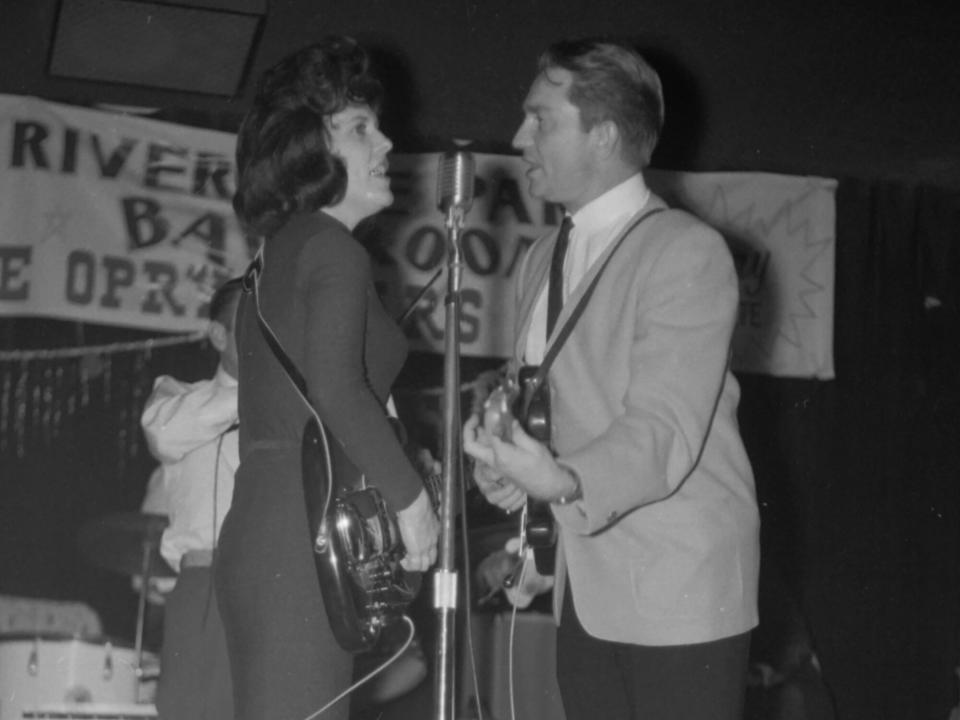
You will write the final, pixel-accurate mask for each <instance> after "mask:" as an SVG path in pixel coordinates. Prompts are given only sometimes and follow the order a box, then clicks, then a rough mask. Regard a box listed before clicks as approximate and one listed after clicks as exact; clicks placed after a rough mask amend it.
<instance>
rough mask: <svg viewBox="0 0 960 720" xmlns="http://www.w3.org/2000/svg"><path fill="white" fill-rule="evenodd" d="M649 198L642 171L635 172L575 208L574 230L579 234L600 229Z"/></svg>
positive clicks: (632, 210)
mask: <svg viewBox="0 0 960 720" xmlns="http://www.w3.org/2000/svg"><path fill="white" fill-rule="evenodd" d="M649 199H650V190H649V188H648V187H647V183H646V181H645V180H644V179H643V173H642V172H638V173H635V174H634V175H631V176H630V177H628V178H627V179H626V180H624V181H623V182H622V183H620V184H619V185H615V186H613V187H612V188H610V189H609V190H607V191H606V192H605V193H603V195H600V196H599V197H597V198H594V199H593V200H591V201H590V202H588V203H587V204H586V205H584V206H583V207H582V208H580V209H579V210H577V212H575V213H574V214H573V226H574V228H576V230H575V232H576V233H577V234H578V235H580V233H586V234H590V233H593V232H595V231H597V230H601V229H602V228H604V227H606V226H608V225H610V224H611V223H612V222H614V221H615V220H616V219H617V218H618V217H619V216H620V215H622V214H624V213H633V212H636V211H637V209H638V208H640V207H642V206H643V205H646V203H647V201H648V200H649ZM581 237H583V236H582V235H581Z"/></svg>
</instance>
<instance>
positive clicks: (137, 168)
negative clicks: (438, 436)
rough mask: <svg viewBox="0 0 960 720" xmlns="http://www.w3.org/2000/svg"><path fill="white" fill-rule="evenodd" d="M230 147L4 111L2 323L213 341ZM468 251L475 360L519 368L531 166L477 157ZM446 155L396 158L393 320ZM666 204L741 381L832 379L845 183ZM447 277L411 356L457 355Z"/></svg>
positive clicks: (243, 257)
mask: <svg viewBox="0 0 960 720" xmlns="http://www.w3.org/2000/svg"><path fill="white" fill-rule="evenodd" d="M234 145H235V138H234V136H233V135H232V134H229V133H222V132H214V131H209V130H201V129H196V128H190V127H185V126H179V125H173V124H169V123H162V122H157V121H153V120H147V119H142V118H136V117H129V116H126V115H119V114H113V113H106V112H99V111H94V110H88V109H83V108H77V107H72V106H67V105H60V104H56V103H50V102H46V101H42V100H38V99H35V98H28V97H19V96H10V95H0V315H19V316H24V315H26V316H29V315H37V316H41V315H42V316H47V317H56V318H63V319H68V320H77V321H82V322H91V323H101V324H107V325H120V326H128V327H137V328H142V329H152V330H157V331H164V332H190V331H196V330H201V329H203V327H204V326H205V323H206V306H207V301H208V300H209V297H210V294H211V289H212V288H213V287H215V286H217V285H218V284H219V283H221V282H222V281H223V280H224V279H226V278H228V277H232V276H235V275H237V274H239V273H240V272H242V271H243V269H244V268H245V267H246V265H247V263H248V262H249V259H250V258H251V257H252V254H253V252H254V250H255V245H256V243H255V242H254V241H251V240H249V239H247V238H245V237H244V236H243V234H242V233H241V231H240V229H239V227H238V224H237V222H236V220H235V218H234V216H233V212H232V208H231V205H230V198H231V197H232V194H233V190H234V187H235V168H234V161H233V152H234ZM476 164H477V177H476V197H475V201H474V203H473V206H472V208H471V210H470V212H469V213H468V214H467V217H466V222H465V227H464V232H463V234H462V238H461V243H460V247H461V251H462V252H461V254H462V258H463V261H464V269H463V275H462V289H461V301H462V318H461V327H460V334H461V353H462V354H463V355H469V356H483V357H506V356H507V355H508V354H509V353H510V348H511V346H512V343H511V339H510V335H511V333H512V328H513V313H512V303H511V300H512V287H511V283H512V281H513V278H514V277H515V275H516V272H517V269H518V264H519V261H520V259H521V257H522V255H523V253H524V252H525V251H526V250H527V248H529V246H530V244H531V243H532V242H533V241H534V240H535V239H536V238H537V237H539V236H540V235H541V234H543V233H544V232H545V231H547V230H549V228H550V227H551V226H553V225H556V224H557V223H559V220H560V217H561V212H560V208H559V207H558V206H556V205H553V204H550V203H544V202H542V201H539V200H536V199H534V198H532V197H530V195H529V194H528V193H527V183H526V180H525V178H524V173H525V164H524V163H523V161H522V160H521V159H520V158H517V157H514V156H505V155H492V154H477V155H476ZM437 167H438V163H437V155H436V154H433V153H426V154H413V155H401V154H397V155H393V156H391V159H390V175H391V180H392V187H393V191H394V194H395V196H396V201H395V203H394V205H393V206H392V207H391V208H389V209H388V210H386V211H385V212H383V213H381V214H380V215H378V216H377V217H376V218H372V219H371V220H368V221H366V222H364V223H362V224H361V226H360V227H358V228H357V235H358V237H359V238H360V239H361V240H362V241H363V242H364V244H366V245H367V247H368V248H369V249H370V251H371V254H372V256H373V258H374V262H375V266H376V274H377V277H378V282H379V287H380V290H381V292H382V294H383V296H384V299H385V302H386V303H387V305H388V307H389V308H390V309H391V310H392V311H393V312H394V313H396V314H398V315H399V314H400V312H401V311H402V310H403V309H404V308H405V307H406V306H407V305H408V304H409V303H410V302H411V301H412V300H413V299H414V298H415V297H416V296H417V294H418V292H419V291H420V289H421V287H422V286H423V285H424V284H425V283H426V282H427V281H429V280H430V278H431V277H433V276H434V274H435V272H436V271H437V270H443V269H445V267H446V265H447V258H448V243H447V237H446V231H445V229H444V222H443V221H444V218H443V217H442V216H441V214H440V212H439V211H438V210H437V206H436V205H437V204H436V178H437ZM646 177H647V180H648V182H649V184H650V185H651V187H652V188H653V190H654V191H655V192H657V193H658V194H660V195H661V196H663V197H664V199H666V200H667V202H668V203H669V204H671V205H673V206H676V207H682V208H685V209H687V210H689V211H690V212H692V213H694V214H695V215H697V216H699V217H700V218H702V219H703V220H704V221H706V222H707V223H709V224H710V225H712V226H713V227H715V228H717V229H718V230H719V231H720V232H721V233H723V235H724V237H725V238H726V240H727V242H728V244H729V246H730V248H731V250H732V253H733V256H734V259H735V261H736V264H737V269H738V272H739V275H740V289H741V301H740V315H739V318H738V323H737V328H736V332H735V337H734V348H733V365H734V368H735V369H737V370H740V371H744V372H756V373H767V374H773V375H779V376H792V377H808V378H809V377H815V378H820V379H829V378H832V377H833V373H834V370H833V357H832V340H833V277H834V226H835V191H836V182H835V181H833V180H829V179H823V178H811V177H792V176H783V175H771V174H765V173H682V172H670V171H661V170H651V171H648V172H647V173H646ZM445 293H446V279H445V276H443V277H440V279H439V280H437V281H436V282H435V283H434V285H433V286H431V287H430V288H429V289H428V290H427V292H426V293H425V294H424V295H423V297H422V299H421V300H420V302H418V303H417V306H416V307H415V308H414V310H413V311H412V313H411V314H410V316H409V318H408V319H407V321H406V322H405V325H404V327H405V330H406V332H407V335H408V337H409V338H410V339H411V346H412V347H413V348H414V349H417V350H423V351H432V352H440V353H442V352H443V335H444V330H445V328H444V317H445V314H444V309H443V297H444V295H445Z"/></svg>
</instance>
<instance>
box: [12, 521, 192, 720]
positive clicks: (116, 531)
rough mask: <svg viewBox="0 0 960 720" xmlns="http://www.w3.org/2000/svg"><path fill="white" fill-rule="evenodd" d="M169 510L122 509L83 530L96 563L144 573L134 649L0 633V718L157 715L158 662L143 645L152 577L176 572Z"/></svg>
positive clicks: (101, 719)
mask: <svg viewBox="0 0 960 720" xmlns="http://www.w3.org/2000/svg"><path fill="white" fill-rule="evenodd" d="M166 526H167V518H166V516H165V515H153V514H148V513H134V512H130V513H117V514H113V515H107V516H104V517H100V518H95V519H93V520H91V521H89V522H87V523H86V524H84V525H83V526H82V527H81V529H80V535H79V546H80V551H81V554H82V555H83V557H84V558H85V559H86V560H87V561H88V562H90V563H91V564H93V565H95V566H97V567H100V568H103V569H106V570H111V571H114V572H119V573H123V574H124V575H129V576H131V577H135V578H139V582H138V583H135V585H137V587H138V590H139V597H138V607H137V627H136V636H135V641H134V646H133V647H132V648H131V647H129V646H128V645H127V644H126V643H122V642H121V643H114V642H112V641H110V640H105V639H100V638H98V639H90V638H83V637H75V636H71V635H65V634H49V633H32V634H31V633H16V634H7V635H3V636H0V720H22V719H23V718H77V719H80V718H97V719H98V720H106V719H109V720H127V719H128V718H156V717H157V712H156V708H155V706H154V705H153V698H152V697H151V696H152V694H153V692H154V691H155V688H156V680H157V677H158V676H159V663H158V661H157V658H156V656H155V655H153V654H152V653H149V652H146V651H145V650H144V647H143V632H144V620H145V616H146V607H147V606H146V603H147V593H148V588H149V585H150V580H151V579H154V578H169V577H173V576H174V575H175V573H174V571H173V570H172V569H171V568H170V566H169V565H168V564H167V563H166V561H165V560H164V559H163V558H162V557H161V555H160V538H161V535H162V534H163V530H164V528H165V527H166Z"/></svg>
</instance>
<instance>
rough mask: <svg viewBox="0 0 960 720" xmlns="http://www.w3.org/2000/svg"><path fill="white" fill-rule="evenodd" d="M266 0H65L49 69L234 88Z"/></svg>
mask: <svg viewBox="0 0 960 720" xmlns="http://www.w3.org/2000/svg"><path fill="white" fill-rule="evenodd" d="M265 14H266V0H153V1H152V2H141V1H140V0H61V4H60V9H59V13H58V15H57V22H56V28H55V32H54V38H53V46H52V49H51V52H50V64H49V69H50V74H51V75H55V76H59V77H67V78H75V79H80V80H93V81H99V82H110V83H122V84H125V85H144V86H148V87H155V88H164V89H168V90H180V91H186V92H197V93H207V94H212V95H227V96H230V95H236V94H237V93H238V91H239V90H240V87H241V84H242V82H243V78H244V75H245V73H246V70H247V68H248V66H249V64H250V61H251V59H252V53H253V49H254V46H255V45H256V41H257V38H258V36H259V33H260V27H261V23H262V22H263V18H264V15H265Z"/></svg>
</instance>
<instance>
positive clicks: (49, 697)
mask: <svg viewBox="0 0 960 720" xmlns="http://www.w3.org/2000/svg"><path fill="white" fill-rule="evenodd" d="M136 665H137V658H136V653H135V652H134V651H133V650H132V649H130V648H129V647H124V646H123V645H116V644H114V643H112V642H110V641H108V640H81V639H79V638H74V637H70V636H62V635H5V636H0V720H21V718H23V717H26V716H29V713H31V712H34V711H35V710H36V709H37V708H38V707H40V706H43V705H49V704H51V703H64V704H67V705H76V704H81V703H112V704H117V703H121V704H133V703H136V702H137V700H138V692H139V688H138V685H139V678H138V677H137V667H136Z"/></svg>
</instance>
